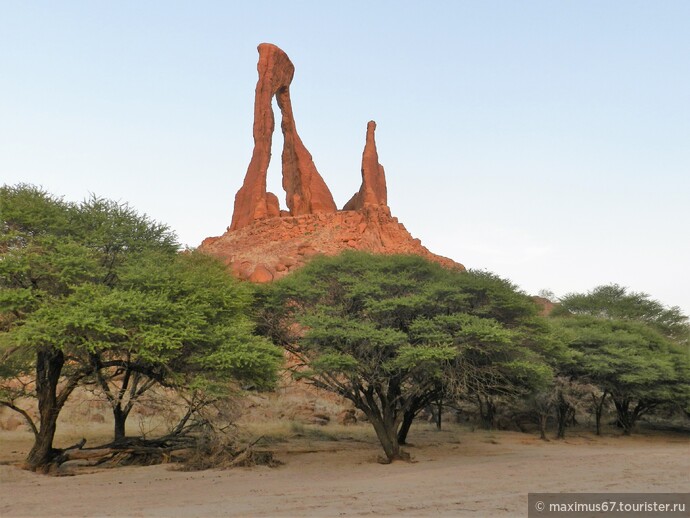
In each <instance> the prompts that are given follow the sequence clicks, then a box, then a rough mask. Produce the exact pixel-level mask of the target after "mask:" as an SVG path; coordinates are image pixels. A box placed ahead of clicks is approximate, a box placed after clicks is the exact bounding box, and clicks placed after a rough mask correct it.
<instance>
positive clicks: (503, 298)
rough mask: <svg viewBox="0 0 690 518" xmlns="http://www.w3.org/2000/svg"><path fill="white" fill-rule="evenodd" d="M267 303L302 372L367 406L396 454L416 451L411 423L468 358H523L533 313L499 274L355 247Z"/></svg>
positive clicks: (270, 329) (279, 288)
mask: <svg viewBox="0 0 690 518" xmlns="http://www.w3.org/2000/svg"><path fill="white" fill-rule="evenodd" d="M260 302H261V304H260V306H261V319H260V329H261V330H262V331H263V332H264V333H266V334H269V335H270V336H272V337H273V338H274V340H275V341H276V342H277V343H281V344H282V345H284V346H285V347H287V348H288V350H290V351H291V352H292V353H293V354H294V355H296V357H297V358H299V359H300V360H301V364H300V365H299V366H298V369H297V372H296V375H297V376H298V377H301V378H304V379H307V380H308V381H309V382H310V383H312V384H313V385H315V386H317V387H320V388H323V389H325V390H329V391H331V392H335V393H337V394H339V395H341V396H343V397H345V398H347V399H349V400H350V401H352V403H353V404H354V405H355V407H356V408H358V409H360V410H361V411H363V412H364V413H365V414H366V416H367V418H368V419H369V421H370V422H371V424H372V426H373V427H374V430H375V431H376V435H377V437H378V439H379V441H380V443H381V445H382V447H383V450H384V452H385V454H386V457H387V459H388V460H389V461H392V460H396V459H406V458H408V455H407V453H405V452H404V451H402V450H401V448H400V444H401V443H402V442H403V441H404V435H406V434H407V430H406V429H405V428H404V425H405V424H406V425H407V429H409V423H410V422H411V419H412V418H413V417H414V415H415V414H416V413H417V412H418V411H419V410H420V409H422V408H423V407H424V406H426V405H427V404H428V403H429V402H430V401H432V400H434V398H437V397H439V395H442V394H444V393H445V391H447V390H448V389H449V388H450V387H451V384H450V382H449V372H451V371H452V370H453V369H454V368H455V373H456V377H461V376H462V374H461V373H459V371H462V366H463V365H464V364H463V362H462V361H460V359H461V358H463V357H465V358H470V357H471V354H470V353H469V351H470V349H476V350H480V349H481V350H483V351H484V352H485V353H486V355H487V356H493V357H494V359H496V360H497V363H496V365H500V364H502V365H504V366H507V365H508V364H509V363H510V362H511V361H516V360H517V357H516V356H515V355H514V354H513V353H510V352H507V351H508V349H512V348H513V347H515V346H516V345H517V343H518V340H517V337H518V336H519V332H518V331H517V328H518V325H517V324H518V322H519V321H521V319H522V318H523V317H526V316H530V315H533V314H534V307H533V306H532V305H531V302H529V300H528V299H527V298H526V297H525V296H524V295H521V294H518V293H516V292H515V290H514V289H513V288H512V285H509V283H506V282H505V281H502V280H500V279H498V278H497V277H495V276H491V275H490V274H485V273H481V272H474V273H472V272H470V273H461V272H453V271H449V270H445V269H443V268H441V267H440V266H438V265H436V264H434V263H430V262H429V261H427V260H425V259H423V258H420V257H416V256H372V255H369V254H364V253H354V252H352V253H344V254H342V255H340V256H338V257H335V258H316V259H314V260H312V261H311V262H310V263H309V264H308V265H307V266H305V267H304V268H302V269H301V270H299V271H298V272H296V273H295V274H293V275H291V276H288V277H286V278H285V279H283V280H281V281H279V282H277V283H274V284H273V285H271V286H268V287H267V288H266V289H265V291H264V293H263V294H262V298H261V300H260ZM511 326H512V327H515V330H511ZM494 345H495V346H496V347H495V348H493V347H492V346H494ZM515 366H516V367H517V363H516V364H515ZM486 370H487V371H488V370H490V369H489V367H488V366H486ZM401 431H402V432H403V434H402V435H401Z"/></svg>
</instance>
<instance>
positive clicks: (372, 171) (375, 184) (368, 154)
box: [343, 121, 388, 210]
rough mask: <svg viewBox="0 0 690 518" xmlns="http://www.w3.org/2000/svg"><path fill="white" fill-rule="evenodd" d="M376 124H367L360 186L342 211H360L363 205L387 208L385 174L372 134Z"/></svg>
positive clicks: (370, 122)
mask: <svg viewBox="0 0 690 518" xmlns="http://www.w3.org/2000/svg"><path fill="white" fill-rule="evenodd" d="M375 131H376V123H375V122H374V121H369V123H368V124H367V140H366V144H365V145H364V152H363V153H362V186H361V187H360V188H359V192H357V193H355V195H354V196H353V197H352V198H350V201H348V202H347V203H346V204H345V206H344V207H343V210H360V209H361V208H363V207H364V206H365V205H385V206H388V190H387V189H386V174H385V172H384V170H383V166H382V165H381V164H379V154H378V151H376V139H375V137H374V132H375Z"/></svg>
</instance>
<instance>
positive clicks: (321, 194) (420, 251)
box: [199, 43, 465, 282]
mask: <svg viewBox="0 0 690 518" xmlns="http://www.w3.org/2000/svg"><path fill="white" fill-rule="evenodd" d="M257 69H258V71H259V81H258V82H257V84H256V97H255V99H254V151H253V153H252V159H251V162H250V163H249V167H248V168H247V174H246V176H245V178H244V183H243V184H242V187H241V188H240V190H239V191H238V192H237V194H236V195H235V212H234V214H233V216H232V224H231V226H230V227H228V229H227V231H226V232H225V233H224V234H223V235H222V236H218V237H208V238H206V239H204V241H203V243H201V245H200V246H199V250H201V251H203V252H205V253H207V254H210V255H213V256H215V257H218V258H220V259H221V260H222V261H223V262H224V263H225V265H226V267H227V268H228V270H229V271H230V272H232V274H233V275H235V276H236V277H238V278H240V279H244V280H248V281H251V282H270V281H272V280H275V279H279V278H281V277H284V276H286V275H288V274H289V273H290V272H293V271H295V270H297V269H298V268H301V267H302V266H303V265H305V264H306V263H308V262H309V261H310V260H311V258H312V257H314V256H315V255H318V254H323V255H336V254H339V253H341V252H343V251H344V250H363V251H366V252H369V253H374V254H414V255H420V256H422V257H426V258H427V259H429V260H431V261H435V262H436V263H438V264H441V265H443V266H445V267H447V268H452V269H456V270H464V268H465V267H464V266H462V265H461V264H459V263H456V262H455V261H453V260H451V259H448V258H447V257H441V256H439V255H436V254H433V253H431V252H430V251H429V250H428V249H426V248H425V247H424V246H422V243H421V241H420V240H419V239H415V238H414V237H412V236H411V235H410V233H409V232H408V231H407V229H406V228H405V226H404V225H403V224H402V223H400V222H399V221H398V219H397V218H395V217H393V216H392V215H391V211H390V208H389V207H388V193H387V189H386V175H385V173H384V171H383V167H382V166H381V164H379V155H378V151H377V150H376V139H375V136H374V133H375V131H376V123H375V122H374V121H369V123H368V124H367V137H366V143H365V145H364V152H363V153H362V168H361V173H362V185H361V187H360V188H359V191H358V192H357V193H356V194H355V195H354V196H353V197H352V199H351V200H350V201H348V202H347V203H346V204H345V207H344V209H343V210H337V209H336V206H335V203H334V202H333V196H332V195H331V192H330V191H329V190H328V187H327V186H326V184H325V182H324V181H323V179H322V178H321V175H319V173H318V171H317V170H316V166H315V165H314V162H313V160H312V157H311V155H310V154H309V151H307V149H306V148H305V147H304V144H303V143H302V140H301V139H300V138H299V135H298V134H297V130H296V129H295V118H294V117H293V114H292V103H291V102H290V83H291V82H292V77H293V75H294V73H295V67H294V66H293V64H292V63H291V62H290V59H289V58H288V57H287V55H286V54H285V52H283V51H282V50H280V49H279V48H278V47H276V46H275V45H271V44H269V43H262V44H261V45H259V63H258V65H257ZM273 96H275V97H276V99H277V102H278V107H279V108H280V113H281V116H282V123H281V128H282V130H283V137H284V146H283V153H282V166H283V188H284V189H285V192H286V194H287V206H288V208H289V213H287V212H286V211H281V210H280V208H279V204H278V198H277V197H276V196H275V195H274V194H273V193H270V192H266V173H267V172H268V164H269V162H270V160H271V143H272V138H273V131H274V129H275V119H274V115H273V109H272V105H271V103H272V101H273Z"/></svg>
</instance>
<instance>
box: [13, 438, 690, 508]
mask: <svg viewBox="0 0 690 518" xmlns="http://www.w3.org/2000/svg"><path fill="white" fill-rule="evenodd" d="M357 437H364V440H355V439H344V440H338V441H317V440H309V439H306V438H304V437H302V438H295V439H292V440H290V441H288V442H287V443H279V444H276V445H274V446H272V448H273V450H274V451H276V456H277V458H278V459H279V460H281V461H283V462H284V463H285V464H284V465H282V466H280V467H278V468H268V467H254V468H240V469H234V470H226V471H217V470H211V471H204V472H192V473H190V472H181V471H176V470H172V469H171V467H170V466H166V465H163V466H151V467H126V468H111V469H99V470H97V471H95V472H93V473H89V474H80V475H77V476H64V477H47V476H42V475H36V474H33V473H28V472H25V471H22V470H20V469H18V468H17V467H15V466H13V465H11V464H10V465H8V464H5V465H2V466H0V516H2V517H3V518H8V517H11V516H31V517H42V516H50V517H57V516H118V517H125V516H126V517H137V516H159V517H177V516H190V517H191V516H198V517H216V516H217V517H221V516H223V517H226V516H354V515H372V516H399V515H406V516H475V517H476V516H526V514H527V493H528V492H588V491H589V492H686V491H690V440H688V437H687V436H682V435H669V434H665V435H655V436H649V435H643V436H637V437H634V436H633V437H617V436H608V437H602V438H596V437H594V436H592V435H591V434H589V433H584V432H583V433H580V434H579V435H577V436H575V437H571V438H570V439H566V440H565V441H550V442H542V441H540V440H539V439H537V438H536V437H533V436H531V435H526V434H520V433H514V432H485V431H470V430H468V429H462V428H460V427H453V426H450V427H449V429H448V430H445V431H441V432H436V431H435V430H432V429H431V428H428V427H427V426H426V425H420V426H419V427H417V428H414V429H413V432H412V434H411V440H414V441H417V444H416V446H414V447H410V448H409V450H408V451H410V452H411V453H412V454H413V456H414V462H412V463H394V464H393V465H381V464H378V463H377V462H376V459H377V457H378V455H379V448H378V446H377V445H376V443H375V442H374V441H373V438H372V437H367V430H366V429H361V430H360V431H359V435H358V436H357ZM27 438H28V437H27V434H18V433H13V432H0V443H2V447H1V448H0V459H2V460H5V462H15V461H17V460H18V459H20V458H21V457H22V455H23V454H25V452H26V449H27V448H28V446H29V445H30V442H29V441H28V440H27Z"/></svg>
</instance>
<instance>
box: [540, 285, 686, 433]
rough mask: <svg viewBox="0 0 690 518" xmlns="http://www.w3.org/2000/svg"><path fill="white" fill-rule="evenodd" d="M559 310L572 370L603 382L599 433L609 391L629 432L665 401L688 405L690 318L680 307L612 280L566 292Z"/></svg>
mask: <svg viewBox="0 0 690 518" xmlns="http://www.w3.org/2000/svg"><path fill="white" fill-rule="evenodd" d="M553 316H554V317H557V320H558V321H560V324H561V325H562V329H563V331H564V332H565V334H566V337H567V340H568V342H569V344H570V347H571V349H572V350H573V352H574V353H575V354H576V355H577V356H575V359H576V361H575V362H574V363H573V364H572V365H571V366H570V367H569V374H570V375H574V376H577V377H580V378H582V379H583V380H584V381H585V382H588V381H590V382H591V383H592V384H593V385H595V386H597V387H598V388H599V391H598V393H597V394H594V393H593V394H592V401H593V404H594V412H595V418H596V428H597V433H600V429H601V416H602V413H603V408H604V405H605V404H606V400H607V398H611V400H612V401H613V404H614V406H615V408H616V413H617V416H618V420H617V422H618V425H619V426H620V427H621V428H623V432H624V433H625V434H630V433H631V432H632V430H633V428H634V426H635V423H636V422H637V421H638V420H639V418H640V417H641V416H643V415H644V414H645V413H647V412H649V411H650V410H652V409H653V408H655V407H656V406H658V405H660V404H663V403H667V402H668V403H672V404H675V405H676V406H680V407H681V408H683V409H684V410H685V409H687V407H688V405H689V404H690V385H689V384H688V381H687V380H688V379H689V378H690V362H689V355H688V347H689V346H690V325H688V317H687V316H686V315H684V314H683V313H682V312H681V310H680V309H679V308H678V307H667V306H665V305H663V304H662V303H661V302H659V301H657V300H654V299H652V298H651V297H650V296H649V295H647V294H645V293H638V292H632V291H629V290H628V289H627V288H625V287H621V286H619V285H617V284H611V285H604V286H598V287H596V288H594V289H593V290H591V291H590V292H588V293H571V294H568V295H566V296H565V297H563V298H562V299H561V300H560V304H559V306H557V308H556V310H555V311H554V312H553Z"/></svg>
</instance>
